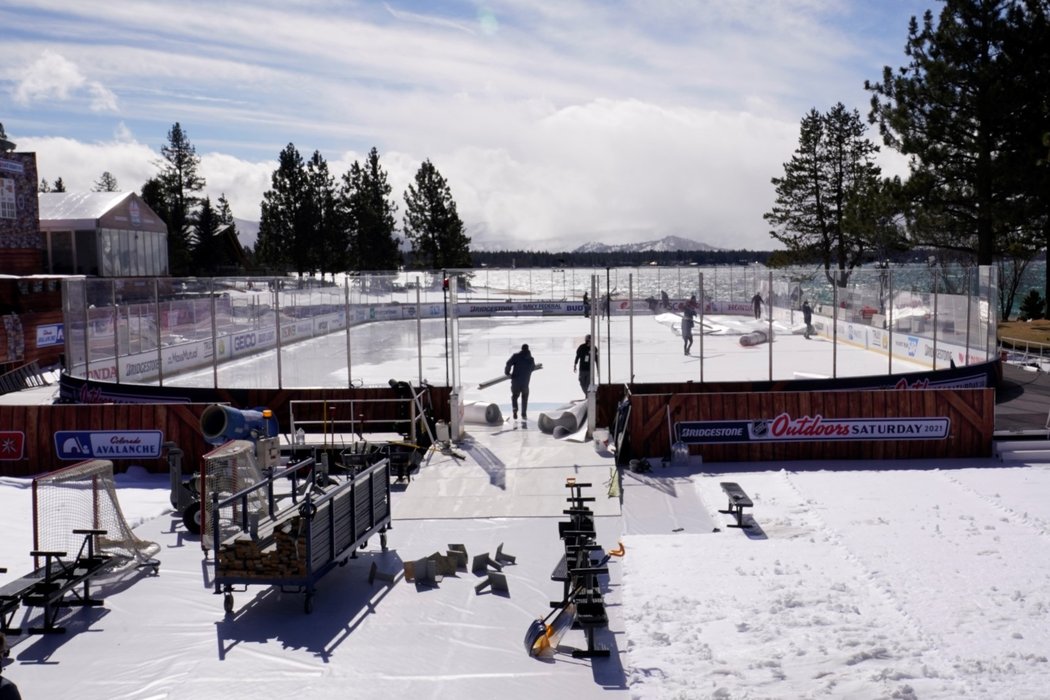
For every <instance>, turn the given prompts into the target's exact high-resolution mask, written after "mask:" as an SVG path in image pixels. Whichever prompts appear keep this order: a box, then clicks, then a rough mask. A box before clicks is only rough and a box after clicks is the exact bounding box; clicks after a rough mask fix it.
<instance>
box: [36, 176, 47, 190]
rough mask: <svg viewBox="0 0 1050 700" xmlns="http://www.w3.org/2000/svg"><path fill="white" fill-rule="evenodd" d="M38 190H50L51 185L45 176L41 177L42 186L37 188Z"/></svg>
mask: <svg viewBox="0 0 1050 700" xmlns="http://www.w3.org/2000/svg"><path fill="white" fill-rule="evenodd" d="M36 191H37V192H50V191H51V185H50V184H49V183H48V181H47V180H46V179H45V178H40V186H39V187H37V189H36Z"/></svg>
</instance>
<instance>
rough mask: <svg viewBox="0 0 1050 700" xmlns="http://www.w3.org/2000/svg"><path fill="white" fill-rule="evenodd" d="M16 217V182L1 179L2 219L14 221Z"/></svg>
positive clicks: (0, 204) (0, 205)
mask: <svg viewBox="0 0 1050 700" xmlns="http://www.w3.org/2000/svg"><path fill="white" fill-rule="evenodd" d="M16 216H17V210H16V208H15V181H14V180H13V179H12V178H9V177H4V178H0V219H14V218H15V217H16Z"/></svg>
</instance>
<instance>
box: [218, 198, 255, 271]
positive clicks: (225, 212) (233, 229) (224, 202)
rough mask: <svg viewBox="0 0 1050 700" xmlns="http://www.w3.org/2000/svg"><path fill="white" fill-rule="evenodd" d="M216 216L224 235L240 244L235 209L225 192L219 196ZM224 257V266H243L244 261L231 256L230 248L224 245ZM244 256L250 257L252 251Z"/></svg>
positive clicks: (246, 252) (245, 252)
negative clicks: (234, 214) (234, 216)
mask: <svg viewBox="0 0 1050 700" xmlns="http://www.w3.org/2000/svg"><path fill="white" fill-rule="evenodd" d="M215 215H216V217H218V219H219V227H220V230H221V231H223V235H224V236H227V237H229V238H230V239H231V240H233V241H237V243H238V245H239V244H240V238H239V235H238V231H237V222H236V221H234V218H233V209H232V208H231V207H230V200H228V199H227V198H226V193H225V192H223V193H222V194H221V195H219V199H218V200H217V201H216V203H215ZM222 250H223V257H222V261H223V264H224V265H238V264H242V259H236V258H234V257H233V256H232V255H230V254H229V248H228V247H227V246H226V245H225V244H224V245H223V246H222ZM243 253H244V255H246V256H250V251H247V250H245V251H243Z"/></svg>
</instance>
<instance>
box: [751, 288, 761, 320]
mask: <svg viewBox="0 0 1050 700" xmlns="http://www.w3.org/2000/svg"><path fill="white" fill-rule="evenodd" d="M751 308H752V309H754V310H755V318H756V319H757V318H762V294H761V293H759V292H755V296H753V297H751Z"/></svg>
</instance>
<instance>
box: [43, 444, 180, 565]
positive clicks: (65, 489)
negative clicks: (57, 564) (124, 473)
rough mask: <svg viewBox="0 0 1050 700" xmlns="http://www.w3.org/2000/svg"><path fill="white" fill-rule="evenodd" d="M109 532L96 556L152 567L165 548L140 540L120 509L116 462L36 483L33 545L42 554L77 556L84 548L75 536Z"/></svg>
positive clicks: (82, 466)
mask: <svg viewBox="0 0 1050 700" xmlns="http://www.w3.org/2000/svg"><path fill="white" fill-rule="evenodd" d="M85 529H95V530H105V531H106V534H104V535H99V536H98V537H97V538H96V540H95V547H96V551H99V552H101V553H105V554H110V555H114V556H118V557H123V558H126V559H128V563H131V562H132V561H135V562H138V563H140V564H146V563H148V562H149V561H150V560H151V559H152V557H153V556H154V555H155V554H157V552H159V551H160V545H159V544H157V543H156V542H149V541H147V540H143V539H140V538H139V537H138V536H136V535H135V533H134V531H133V530H132V529H131V526H130V525H129V524H128V521H127V519H126V518H125V517H124V512H123V511H122V510H121V509H120V500H119V499H118V498H117V488H116V483H115V481H114V479H113V462H110V461H108V460H102V459H94V460H89V461H86V462H79V463H77V464H74V465H72V466H69V467H66V468H64V469H59V470H57V471H53V472H51V473H49V474H45V475H43V476H39V477H37V478H35V479H33V533H34V535H33V544H34V548H35V549H36V550H42V551H58V552H66V554H67V555H68V556H70V557H73V556H75V555H76V553H77V552H78V551H79V549H80V546H81V544H83V542H84V536H83V535H77V534H74V533H73V530H85Z"/></svg>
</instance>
